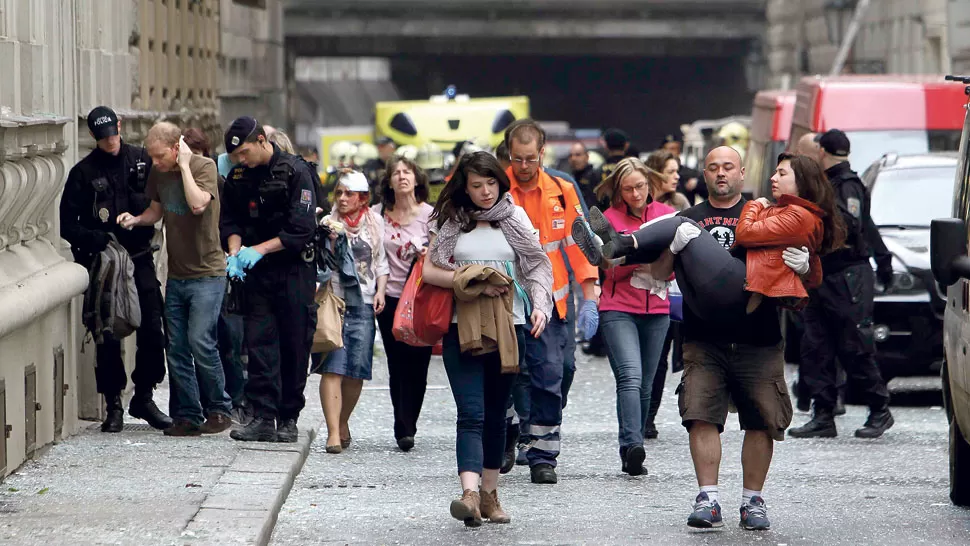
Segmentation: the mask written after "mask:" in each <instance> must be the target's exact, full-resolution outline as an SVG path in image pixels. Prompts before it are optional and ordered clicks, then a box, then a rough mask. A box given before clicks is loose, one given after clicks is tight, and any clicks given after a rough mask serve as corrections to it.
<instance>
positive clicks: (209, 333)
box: [165, 277, 232, 425]
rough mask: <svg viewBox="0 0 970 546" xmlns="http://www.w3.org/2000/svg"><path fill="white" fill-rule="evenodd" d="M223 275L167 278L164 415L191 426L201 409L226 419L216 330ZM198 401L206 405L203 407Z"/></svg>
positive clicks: (227, 403)
mask: <svg viewBox="0 0 970 546" xmlns="http://www.w3.org/2000/svg"><path fill="white" fill-rule="evenodd" d="M225 292H226V277H203V278H201V279H184V280H179V279H169V280H168V283H167V284H166V285H165V320H166V323H167V324H168V376H169V383H170V388H171V400H170V401H169V413H171V415H172V418H173V419H183V420H185V421H188V422H190V423H192V424H195V425H200V424H202V422H203V421H204V418H203V413H202V412H203V409H204V410H205V412H206V413H207V414H212V413H213V412H218V413H223V414H225V415H230V414H231V413H232V400H230V399H229V395H228V394H226V376H225V373H224V372H223V369H222V360H221V359H220V358H219V346H218V343H217V340H218V334H217V326H218V323H219V313H220V311H221V309H222V297H223V295H224V294H225ZM202 399H205V400H206V402H207V407H206V408H203V407H202Z"/></svg>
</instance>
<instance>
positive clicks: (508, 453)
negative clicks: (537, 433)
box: [499, 424, 519, 474]
mask: <svg viewBox="0 0 970 546" xmlns="http://www.w3.org/2000/svg"><path fill="white" fill-rule="evenodd" d="M518 443H519V425H518V424H514V425H513V424H510V425H508V426H507V427H506V429H505V458H504V459H503V460H502V468H500V469H499V473H500V474H508V473H509V472H511V471H512V468H513V467H515V446H516V445H518Z"/></svg>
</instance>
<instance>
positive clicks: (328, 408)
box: [311, 171, 389, 453]
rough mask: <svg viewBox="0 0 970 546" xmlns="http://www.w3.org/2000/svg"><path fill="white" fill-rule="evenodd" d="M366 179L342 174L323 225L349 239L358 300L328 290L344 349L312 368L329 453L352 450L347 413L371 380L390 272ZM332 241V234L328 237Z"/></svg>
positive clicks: (339, 290)
mask: <svg viewBox="0 0 970 546" xmlns="http://www.w3.org/2000/svg"><path fill="white" fill-rule="evenodd" d="M369 195H370V192H369V187H368V183H367V178H366V177H364V175H363V174H361V173H359V172H357V171H346V172H344V173H341V175H340V177H339V178H338V179H337V187H336V188H334V190H333V197H334V207H333V211H332V212H331V213H330V214H329V215H327V216H325V217H324V218H323V219H322V220H321V223H328V224H329V225H331V226H333V228H334V229H336V230H340V231H342V232H343V233H345V234H346V236H347V243H348V244H349V245H350V250H351V253H352V254H353V259H354V265H355V266H356V267H355V269H356V273H357V281H358V284H359V286H360V296H361V298H360V300H359V301H358V300H357V298H344V293H343V287H342V285H341V284H340V283H338V282H333V283H331V287H332V289H333V291H334V294H336V295H337V296H338V297H341V298H344V299H345V303H347V309H346V311H345V313H344V324H343V342H344V346H343V347H342V348H340V349H337V350H336V351H333V352H331V353H328V354H327V355H326V357H324V359H323V361H322V362H321V363H320V364H319V365H314V367H313V369H312V370H311V371H312V372H314V373H319V374H321V375H323V379H322V380H321V381H320V402H321V404H322V405H323V416H324V418H325V419H326V421H327V448H326V449H327V453H340V452H341V451H342V450H344V449H346V448H348V447H350V442H351V436H350V415H351V413H353V411H354V407H355V406H356V405H357V400H358V399H359V398H360V391H361V389H362V388H363V386H364V381H369V380H370V379H371V366H372V363H373V360H374V339H375V337H376V332H377V329H376V327H375V324H374V314H375V313H380V312H381V311H383V310H384V304H385V301H384V297H385V296H384V291H385V289H386V286H387V277H388V274H389V269H388V265H387V256H386V255H385V253H384V221H383V220H381V217H380V216H378V215H377V214H375V213H374V211H372V210H371V209H370V208H369V207H368V204H369V202H370V198H369ZM331 237H336V234H333V235H331Z"/></svg>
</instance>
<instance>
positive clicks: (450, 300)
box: [392, 259, 455, 347]
mask: <svg viewBox="0 0 970 546" xmlns="http://www.w3.org/2000/svg"><path fill="white" fill-rule="evenodd" d="M423 272H424V260H423V259H418V261H417V263H415V264H414V268H413V269H412V270H411V274H410V275H409V276H408V280H407V282H406V283H404V291H402V292H401V299H400V300H399V301H398V304H397V309H395V311H394V326H393V328H392V331H393V333H394V338H395V339H397V340H398V341H401V342H404V343H407V344H408V345H411V346H414V347H432V346H434V345H438V344H439V342H440V341H441V338H443V337H444V335H445V333H446V332H448V328H449V327H451V317H452V314H453V313H454V306H455V299H454V292H453V291H451V290H448V289H447V288H441V287H439V286H434V285H430V284H427V283H424V282H422V275H423Z"/></svg>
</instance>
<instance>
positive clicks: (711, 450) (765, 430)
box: [678, 146, 795, 530]
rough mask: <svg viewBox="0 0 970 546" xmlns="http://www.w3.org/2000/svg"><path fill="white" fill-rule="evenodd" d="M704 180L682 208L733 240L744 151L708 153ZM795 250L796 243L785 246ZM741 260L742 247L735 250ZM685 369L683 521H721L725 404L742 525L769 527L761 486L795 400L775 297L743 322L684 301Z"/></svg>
mask: <svg viewBox="0 0 970 546" xmlns="http://www.w3.org/2000/svg"><path fill="white" fill-rule="evenodd" d="M704 181H705V182H706V183H707V190H708V194H709V197H708V201H706V202H703V203H701V204H699V205H696V206H694V207H692V208H689V209H687V210H685V211H683V212H682V213H681V215H683V216H686V217H688V218H690V219H692V220H694V221H695V222H697V223H698V224H699V225H700V226H701V227H703V228H704V229H706V230H707V231H709V232H710V233H711V235H713V236H714V238H715V239H717V240H718V241H719V242H720V243H721V244H722V245H724V247H725V248H728V249H731V248H732V247H733V246H734V240H735V234H734V230H735V227H736V226H737V224H738V219H739V218H740V216H741V209H742V207H743V206H744V202H745V199H744V197H742V196H741V189H742V187H743V186H744V168H743V167H742V166H741V156H740V155H739V154H738V152H737V151H736V150H734V149H733V148H731V147H728V146H720V147H717V148H714V149H713V150H711V152H710V153H708V154H707V158H706V159H705V162H704ZM789 250H792V251H795V249H789ZM732 252H735V253H736V255H737V257H739V258H741V259H744V258H745V251H744V249H743V248H734V249H732ZM683 334H684V356H683V358H684V374H683V376H682V379H681V384H680V387H679V388H678V392H679V393H680V400H679V402H680V415H681V420H682V422H683V424H684V427H686V428H687V430H688V433H689V436H690V455H691V459H692V460H693V462H694V472H695V474H696V476H697V485H698V486H699V487H700V492H699V493H698V495H697V497H696V499H695V502H694V510H693V512H692V513H691V514H690V516H689V517H688V519H687V525H689V526H690V527H696V528H710V527H720V526H722V525H723V521H722V517H721V506H720V503H719V498H718V487H717V485H718V470H719V467H720V464H721V438H720V433H721V432H723V430H724V423H725V421H726V419H727V413H728V406H729V403H731V402H733V404H734V405H735V406H736V407H737V411H738V420H739V421H740V424H741V429H742V430H744V443H743V446H742V448H741V467H742V469H743V475H744V485H743V487H744V489H743V492H742V499H741V526H742V527H743V528H744V529H748V530H764V529H768V528H769V527H770V525H771V524H770V523H769V521H768V513H767V509H766V507H765V502H764V499H763V497H762V493H761V490H762V488H763V487H764V483H765V478H766V477H767V475H768V467H769V465H770V464H771V456H772V452H773V449H774V442H775V441H780V440H782V439H784V437H785V429H786V428H787V427H788V425H789V424H790V422H791V416H792V406H791V399H790V398H789V396H788V389H787V387H786V385H785V374H784V364H785V363H784V358H783V357H784V355H783V351H782V348H781V327H780V323H779V315H778V309H777V307H776V305H775V303H774V300H773V299H772V298H765V300H764V301H763V302H762V304H761V305H760V306H759V307H758V308H757V309H756V310H755V311H754V312H752V313H750V314H748V315H747V316H746V318H745V319H744V320H742V321H731V322H717V321H707V320H703V319H701V318H699V317H698V316H697V315H696V314H694V313H693V312H691V310H690V308H689V307H688V306H687V305H685V306H684V322H683Z"/></svg>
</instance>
